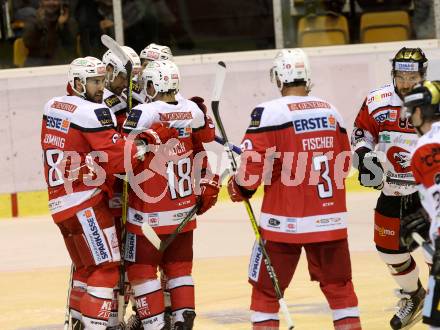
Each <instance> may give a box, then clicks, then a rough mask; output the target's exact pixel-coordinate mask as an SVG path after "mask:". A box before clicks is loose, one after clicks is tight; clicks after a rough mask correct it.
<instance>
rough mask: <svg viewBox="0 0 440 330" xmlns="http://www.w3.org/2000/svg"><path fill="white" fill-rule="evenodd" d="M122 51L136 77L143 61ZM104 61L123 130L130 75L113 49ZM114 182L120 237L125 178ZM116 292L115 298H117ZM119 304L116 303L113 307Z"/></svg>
mask: <svg viewBox="0 0 440 330" xmlns="http://www.w3.org/2000/svg"><path fill="white" fill-rule="evenodd" d="M121 48H122V51H123V52H124V53H125V54H126V55H127V57H128V58H129V59H130V61H131V63H132V76H134V77H136V76H137V75H138V74H139V73H140V71H141V61H140V59H139V56H138V55H137V54H136V52H135V51H134V50H133V49H132V48H130V47H128V46H122V47H121ZM102 62H103V63H104V64H105V66H106V75H105V88H104V97H103V103H104V104H105V105H106V106H107V107H108V108H109V109H110V111H111V112H112V113H113V114H114V115H115V117H116V130H117V131H118V132H121V130H122V125H123V124H124V122H125V120H126V119H127V114H128V111H129V109H128V104H127V103H128V102H127V99H126V96H125V95H123V94H122V92H123V91H124V90H125V89H126V88H128V86H129V77H127V70H126V68H125V67H124V64H125V63H122V61H121V60H120V59H119V58H118V57H117V56H116V55H115V54H113V52H112V51H111V50H108V51H106V52H105V54H104V55H103V57H102ZM112 179H113V180H114V182H113V183H111V182H109V185H110V186H111V190H112V197H111V198H109V200H108V205H109V208H110V211H111V213H112V214H113V216H114V217H115V226H116V232H117V234H118V238H119V239H120V238H121V236H122V234H121V232H122V226H123V223H122V219H121V216H122V190H123V180H122V179H121V178H117V177H113V178H112ZM126 286H127V290H126V291H127V292H128V291H129V284H128V283H126ZM118 289H119V286H118V287H116V288H115V292H116V291H118ZM116 296H117V295H116V294H115V299H117V298H116ZM115 305H117V303H115V304H114V306H113V308H114V307H115ZM118 322H119V320H118V317H117V311H116V312H115V311H113V313H112V316H111V317H110V319H109V327H113V326H115V325H118Z"/></svg>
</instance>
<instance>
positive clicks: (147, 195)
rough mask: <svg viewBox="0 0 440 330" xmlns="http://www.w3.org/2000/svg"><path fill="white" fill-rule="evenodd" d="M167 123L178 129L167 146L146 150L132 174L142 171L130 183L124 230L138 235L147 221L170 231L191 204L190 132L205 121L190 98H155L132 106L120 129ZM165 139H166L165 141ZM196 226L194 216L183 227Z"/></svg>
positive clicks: (127, 130)
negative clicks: (141, 177) (139, 179)
mask: <svg viewBox="0 0 440 330" xmlns="http://www.w3.org/2000/svg"><path fill="white" fill-rule="evenodd" d="M158 122H163V123H168V124H169V125H170V127H174V128H176V129H177V131H178V132H179V138H178V139H177V140H175V141H174V142H175V144H174V145H173V147H172V148H171V149H170V150H167V149H161V150H160V151H159V152H156V153H150V154H149V155H148V157H147V159H146V160H145V162H144V164H143V166H140V167H139V168H138V169H137V171H135V175H139V174H140V173H141V172H144V180H143V181H142V182H140V183H139V185H138V186H137V187H139V189H138V188H137V187H135V188H133V186H132V187H131V188H132V189H131V192H130V195H129V210H128V218H127V230H128V231H130V232H132V233H135V234H138V235H141V234H142V231H141V226H142V224H143V223H144V222H148V224H149V225H150V226H152V227H153V228H154V230H155V231H156V232H157V233H158V234H169V233H171V232H172V231H173V230H174V229H175V228H176V227H177V226H178V225H179V224H180V222H181V221H182V220H183V219H184V218H185V216H186V214H187V213H188V212H189V211H190V210H191V209H192V208H193V207H194V205H195V202H196V196H195V194H194V189H193V174H194V173H193V171H192V169H193V158H194V153H193V148H194V143H193V134H194V133H193V132H194V131H197V129H199V128H201V127H203V126H204V125H205V119H204V114H203V112H202V111H201V110H200V109H199V107H198V106H197V105H196V104H195V103H194V102H192V101H189V100H185V99H182V100H179V101H178V103H177V104H170V103H165V102H162V101H156V102H152V103H147V104H139V105H138V106H136V107H135V108H133V109H132V111H131V112H130V115H129V116H128V118H127V120H126V122H125V124H124V127H123V129H124V133H131V132H136V131H139V130H142V129H148V128H150V127H151V126H152V125H153V124H154V123H158ZM168 143H169V142H168ZM195 227H196V222H195V217H194V219H192V220H191V221H190V222H189V223H188V224H187V225H186V227H185V228H184V230H183V231H188V230H192V229H194V228H195Z"/></svg>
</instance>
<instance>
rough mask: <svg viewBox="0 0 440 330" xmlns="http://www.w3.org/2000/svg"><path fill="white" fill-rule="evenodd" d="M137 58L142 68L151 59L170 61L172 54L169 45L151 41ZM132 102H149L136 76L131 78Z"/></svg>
mask: <svg viewBox="0 0 440 330" xmlns="http://www.w3.org/2000/svg"><path fill="white" fill-rule="evenodd" d="M139 58H140V60H141V65H142V68H141V70H144V69H145V67H146V66H147V64H148V63H150V62H152V61H164V60H169V61H172V60H173V54H172V52H171V49H170V47H168V46H162V45H158V44H155V43H151V44H149V45H148V46H147V47H145V48H144V49H142V51H141V53H140V54H139ZM133 102H134V104H135V105H137V104H141V103H146V102H149V100H148V99H147V95H145V91H144V90H143V89H142V87H141V86H140V84H139V82H138V79H137V78H136V79H134V80H133Z"/></svg>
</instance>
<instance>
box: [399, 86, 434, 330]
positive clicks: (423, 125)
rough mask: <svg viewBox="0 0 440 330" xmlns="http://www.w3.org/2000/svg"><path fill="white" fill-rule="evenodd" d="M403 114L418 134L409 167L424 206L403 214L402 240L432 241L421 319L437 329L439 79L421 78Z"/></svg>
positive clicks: (407, 96)
mask: <svg viewBox="0 0 440 330" xmlns="http://www.w3.org/2000/svg"><path fill="white" fill-rule="evenodd" d="M404 102H405V107H406V108H405V115H406V116H407V117H408V118H410V120H411V122H412V124H413V125H414V127H415V129H416V131H417V133H418V135H419V136H420V138H419V140H418V141H417V145H416V147H415V148H414V150H413V152H412V155H411V167H412V171H413V174H414V179H415V181H416V183H417V189H418V192H419V194H420V199H421V202H422V205H423V207H420V208H419V209H418V210H416V211H415V212H414V213H412V214H410V215H408V216H406V217H404V218H403V219H402V224H401V232H402V243H403V244H405V245H406V246H414V245H417V244H416V243H415V242H414V240H413V238H412V235H411V234H412V232H418V233H419V234H420V235H421V236H422V237H423V238H424V239H425V240H429V239H430V240H431V244H432V246H433V248H434V249H435V253H434V256H433V258H432V259H433V260H432V262H433V263H432V267H431V271H430V276H429V282H428V294H427V296H426V298H425V303H424V308H423V322H424V323H426V324H429V326H430V327H429V329H431V330H434V329H436V330H439V329H440V310H439V308H438V306H439V303H440V81H432V82H431V81H424V82H423V84H421V85H417V86H416V87H415V88H414V89H413V90H412V91H411V92H410V93H409V94H407V95H406V96H405V99H404Z"/></svg>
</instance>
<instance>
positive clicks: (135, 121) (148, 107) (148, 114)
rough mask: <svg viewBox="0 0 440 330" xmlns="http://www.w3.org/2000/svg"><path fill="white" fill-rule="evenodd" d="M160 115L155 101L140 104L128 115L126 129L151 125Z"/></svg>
mask: <svg viewBox="0 0 440 330" xmlns="http://www.w3.org/2000/svg"><path fill="white" fill-rule="evenodd" d="M157 117H158V115H157V111H156V109H155V107H154V105H153V103H147V104H138V105H137V106H135V107H134V108H133V109H131V111H130V113H129V114H128V116H127V119H126V121H125V123H124V129H125V130H134V129H142V128H148V127H150V126H151V125H152V124H153V123H154V122H157V121H158V119H157Z"/></svg>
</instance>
